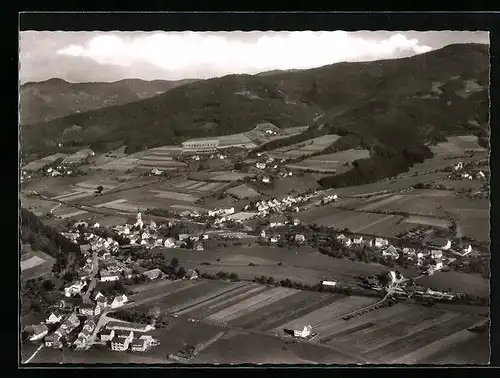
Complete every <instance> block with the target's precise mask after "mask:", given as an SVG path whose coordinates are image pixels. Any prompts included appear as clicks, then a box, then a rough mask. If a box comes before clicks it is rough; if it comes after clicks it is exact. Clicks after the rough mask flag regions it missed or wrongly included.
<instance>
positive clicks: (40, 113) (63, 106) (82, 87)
mask: <svg viewBox="0 0 500 378" xmlns="http://www.w3.org/2000/svg"><path fill="white" fill-rule="evenodd" d="M194 81H196V80H177V81H167V80H153V81H145V80H140V79H126V80H120V81H116V82H112V83H68V82H67V81H65V80H62V79H50V80H46V81H42V82H36V83H34V82H29V83H26V84H23V85H21V88H20V94H19V96H20V119H21V124H23V125H24V124H30V123H38V122H45V121H50V120H53V119H55V118H59V117H64V116H67V115H70V114H73V113H84V112H86V111H89V110H94V109H100V108H105V107H107V106H112V105H123V104H127V103H130V102H134V101H139V100H142V99H145V98H150V97H153V96H157V95H159V94H161V93H165V92H167V91H169V90H170V89H172V88H175V87H178V86H180V85H184V84H188V83H192V82H194Z"/></svg>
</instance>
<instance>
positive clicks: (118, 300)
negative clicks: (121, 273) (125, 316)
mask: <svg viewBox="0 0 500 378" xmlns="http://www.w3.org/2000/svg"><path fill="white" fill-rule="evenodd" d="M127 302H128V298H127V296H126V295H125V294H122V295H119V296H117V297H115V299H113V302H111V308H118V307H121V306H123V305H125V303H127Z"/></svg>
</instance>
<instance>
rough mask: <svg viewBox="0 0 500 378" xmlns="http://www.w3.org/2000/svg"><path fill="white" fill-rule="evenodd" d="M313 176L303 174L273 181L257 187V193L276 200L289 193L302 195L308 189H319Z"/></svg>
mask: <svg viewBox="0 0 500 378" xmlns="http://www.w3.org/2000/svg"><path fill="white" fill-rule="evenodd" d="M320 188H321V186H320V185H319V184H318V182H317V180H316V178H315V175H313V174H310V173H305V174H304V175H295V176H292V177H287V178H285V179H279V180H274V181H272V182H271V184H270V185H262V186H259V188H258V189H259V192H261V193H263V194H265V195H269V196H273V197H276V198H281V197H284V196H286V195H288V194H290V193H303V192H305V191H307V190H310V189H320Z"/></svg>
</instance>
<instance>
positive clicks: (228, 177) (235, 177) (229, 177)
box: [211, 171, 253, 182]
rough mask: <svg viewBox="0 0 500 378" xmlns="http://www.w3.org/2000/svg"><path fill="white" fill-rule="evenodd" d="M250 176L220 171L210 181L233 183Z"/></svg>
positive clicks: (250, 175)
mask: <svg viewBox="0 0 500 378" xmlns="http://www.w3.org/2000/svg"><path fill="white" fill-rule="evenodd" d="M214 173H215V172H214ZM252 176H253V175H252V174H248V173H242V172H231V171H220V172H217V175H214V176H213V177H212V178H211V180H212V181H224V182H233V181H239V180H243V179H245V178H247V177H252Z"/></svg>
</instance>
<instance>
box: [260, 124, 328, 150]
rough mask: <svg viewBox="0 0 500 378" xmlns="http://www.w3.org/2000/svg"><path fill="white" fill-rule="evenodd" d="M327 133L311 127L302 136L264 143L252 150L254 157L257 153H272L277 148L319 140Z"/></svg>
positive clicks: (292, 136)
mask: <svg viewBox="0 0 500 378" xmlns="http://www.w3.org/2000/svg"><path fill="white" fill-rule="evenodd" d="M326 133H327V131H326V130H323V129H320V128H319V127H310V128H309V129H307V130H306V131H304V132H303V133H302V134H296V135H290V136H288V137H284V138H279V139H273V140H270V141H269V142H267V143H264V144H262V145H261V146H259V147H257V148H255V149H254V150H252V155H254V154H256V153H257V152H263V151H272V150H275V149H277V148H281V147H286V146H291V145H294V144H297V143H300V142H305V141H306V140H309V139H312V138H318V137H320V136H322V135H325V134H326Z"/></svg>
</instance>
